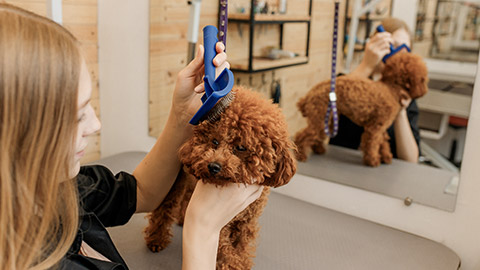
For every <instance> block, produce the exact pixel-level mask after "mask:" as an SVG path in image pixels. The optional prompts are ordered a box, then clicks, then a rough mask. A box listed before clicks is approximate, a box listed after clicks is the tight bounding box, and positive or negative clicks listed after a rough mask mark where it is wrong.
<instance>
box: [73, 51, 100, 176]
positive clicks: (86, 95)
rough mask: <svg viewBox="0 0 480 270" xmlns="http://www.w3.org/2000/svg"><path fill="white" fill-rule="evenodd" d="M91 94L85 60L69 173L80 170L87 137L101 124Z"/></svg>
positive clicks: (79, 89)
mask: <svg viewBox="0 0 480 270" xmlns="http://www.w3.org/2000/svg"><path fill="white" fill-rule="evenodd" d="M91 95H92V81H91V79H90V74H89V73H88V69H87V65H86V64H85V61H84V60H83V61H82V67H81V71H80V82H79V84H78V104H77V108H78V109H77V121H78V128H77V134H76V138H75V149H74V150H75V157H74V160H73V164H72V167H71V171H70V174H71V176H72V177H74V176H76V175H77V174H78V172H79V170H80V159H81V158H82V157H83V156H84V155H85V148H86V147H87V144H88V141H87V137H88V136H89V135H92V134H94V133H95V132H97V131H98V130H100V127H101V124H100V121H99V120H98V118H97V116H96V114H95V111H94V110H93V107H92V105H91V103H90V98H91Z"/></svg>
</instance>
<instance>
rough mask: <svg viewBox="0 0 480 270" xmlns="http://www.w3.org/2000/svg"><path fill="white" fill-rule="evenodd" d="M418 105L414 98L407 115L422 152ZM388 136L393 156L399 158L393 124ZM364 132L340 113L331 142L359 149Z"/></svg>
mask: <svg viewBox="0 0 480 270" xmlns="http://www.w3.org/2000/svg"><path fill="white" fill-rule="evenodd" d="M418 113H419V110H418V106H417V102H416V101H415V100H412V102H411V103H410V105H408V107H407V117H408V121H409V122H410V128H411V129H412V133H413V137H415V142H416V143H417V146H418V151H419V153H420V130H419V128H418ZM387 132H388V136H390V141H389V143H390V149H391V151H392V154H393V157H395V158H397V145H396V142H395V131H394V129H393V125H392V126H390V127H389V128H388V130H387ZM362 133H363V127H360V126H357V125H356V124H355V123H353V122H352V121H351V120H350V119H348V118H347V117H346V116H344V115H340V118H339V120H338V134H337V136H335V137H334V138H331V139H330V144H333V145H338V146H343V147H348V148H351V149H358V148H359V147H360V141H361V136H362Z"/></svg>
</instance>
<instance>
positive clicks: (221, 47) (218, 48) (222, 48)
mask: <svg viewBox="0 0 480 270" xmlns="http://www.w3.org/2000/svg"><path fill="white" fill-rule="evenodd" d="M215 50H216V51H217V53H222V52H224V51H225V45H224V44H223V43H222V42H220V41H219V42H217V44H215Z"/></svg>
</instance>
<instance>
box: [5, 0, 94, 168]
mask: <svg viewBox="0 0 480 270" xmlns="http://www.w3.org/2000/svg"><path fill="white" fill-rule="evenodd" d="M0 2H1V0H0ZM3 2H7V3H10V4H13V5H16V6H19V7H21V8H24V9H27V10H30V11H32V12H35V13H37V14H40V15H42V16H46V14H47V5H46V1H45V0H7V1H3ZM62 7H63V25H64V26H65V27H66V28H67V29H68V30H70V31H71V32H72V33H73V34H74V35H75V36H76V37H77V39H78V40H79V41H80V43H81V47H82V50H83V53H84V56H85V59H86V62H87V66H88V68H89V70H90V75H91V77H92V86H93V92H92V101H91V102H92V106H93V107H94V109H95V112H96V113H97V116H98V117H100V102H99V95H98V91H99V90H98V86H99V83H98V36H97V0H63V6H62ZM99 158H100V134H96V135H92V136H90V137H89V143H88V147H87V149H86V154H85V156H84V157H83V159H82V162H83V163H86V162H90V161H93V160H97V159H99Z"/></svg>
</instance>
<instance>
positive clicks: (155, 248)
mask: <svg viewBox="0 0 480 270" xmlns="http://www.w3.org/2000/svg"><path fill="white" fill-rule="evenodd" d="M169 244H170V241H168V242H163V243H160V242H152V243H147V247H148V249H149V250H150V251H151V252H155V253H156V252H159V251H161V250H164V249H165V248H166V247H167V246H168V245H169Z"/></svg>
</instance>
